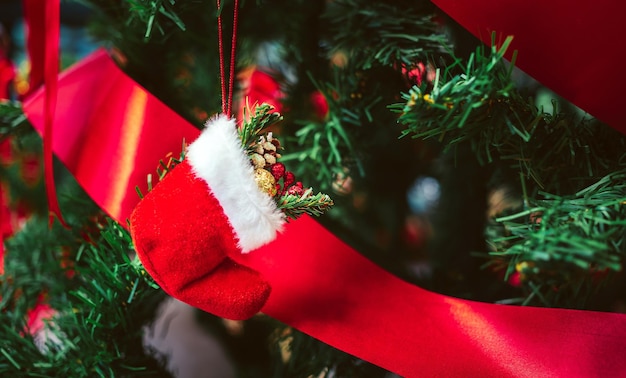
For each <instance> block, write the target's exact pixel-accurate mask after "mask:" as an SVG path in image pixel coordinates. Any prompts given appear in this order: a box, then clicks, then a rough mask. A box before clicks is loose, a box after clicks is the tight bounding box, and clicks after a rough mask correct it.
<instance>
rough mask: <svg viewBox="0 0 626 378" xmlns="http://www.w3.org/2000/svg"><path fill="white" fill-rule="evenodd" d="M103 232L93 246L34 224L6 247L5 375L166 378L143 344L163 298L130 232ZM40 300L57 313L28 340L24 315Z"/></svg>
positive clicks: (114, 228)
mask: <svg viewBox="0 0 626 378" xmlns="http://www.w3.org/2000/svg"><path fill="white" fill-rule="evenodd" d="M99 227H101V229H100V234H99V236H98V235H92V236H94V238H95V239H94V240H90V239H84V238H83V239H77V238H76V236H77V235H76V236H75V237H72V236H71V235H72V233H73V232H72V231H70V230H68V229H65V228H63V227H60V226H56V227H55V228H53V229H52V230H47V228H46V220H45V219H42V218H34V219H32V220H31V221H30V222H29V225H28V226H27V227H25V228H24V229H23V230H22V231H21V232H20V233H19V234H18V235H16V236H15V237H14V238H12V239H11V240H9V242H8V243H7V247H8V250H9V254H8V256H7V267H6V274H5V276H4V282H3V285H2V298H3V302H2V305H1V311H0V319H1V321H0V323H1V324H2V338H1V340H2V341H0V352H1V353H2V354H1V355H0V374H1V375H3V376H11V377H114V376H115V377H118V376H119V377H136V376H154V377H163V376H167V373H166V372H165V371H164V370H163V368H162V367H161V365H160V364H159V363H157V361H156V360H154V357H152V356H150V355H149V354H148V352H147V351H146V350H144V347H143V345H142V335H143V333H144V332H145V330H144V326H145V325H146V324H147V323H148V322H149V321H150V320H151V319H152V316H153V314H154V310H155V307H156V305H157V304H158V303H159V302H160V300H161V299H162V298H163V293H162V292H161V291H160V290H159V288H158V287H157V285H156V284H155V283H154V282H153V281H152V279H151V278H150V276H149V275H148V274H146V272H145V270H144V269H143V267H142V266H141V264H140V263H139V260H137V259H136V258H132V257H130V253H132V245H131V239H130V235H129V234H128V232H127V231H126V230H124V229H122V228H121V227H120V226H119V225H118V224H116V223H114V222H113V221H111V220H107V221H106V222H104V223H102V224H100V226H99ZM33 228H34V229H36V230H37V231H34V230H33ZM79 229H80V228H78V227H77V226H76V225H74V228H73V230H79ZM74 232H76V231H74ZM69 243H71V245H72V246H74V247H75V246H76V245H78V247H77V248H76V250H75V251H76V255H75V256H70V257H68V256H64V255H62V254H61V251H62V250H63V248H62V247H64V246H67V245H70V244H69ZM66 250H67V249H66ZM12 251H20V252H21V253H20V254H16V253H11V252H12ZM26 251H28V253H26ZM62 258H65V262H66V266H65V267H63V266H61V263H62V262H63V261H64V260H62ZM68 266H69V268H68ZM68 269H69V270H68ZM69 272H71V274H68V273H69ZM42 293H43V294H45V295H44V296H43V298H44V301H45V302H46V303H49V304H50V306H51V307H52V308H53V309H54V310H55V311H56V314H55V315H54V316H53V318H52V319H50V320H49V321H48V323H47V326H46V327H45V328H44V330H42V331H39V333H38V334H36V335H30V334H25V335H24V334H23V333H22V330H24V329H26V328H25V310H26V309H27V308H29V307H32V306H33V305H34V304H35V303H36V302H35V300H36V299H37V298H41V295H42ZM25 304H26V306H24V305H25Z"/></svg>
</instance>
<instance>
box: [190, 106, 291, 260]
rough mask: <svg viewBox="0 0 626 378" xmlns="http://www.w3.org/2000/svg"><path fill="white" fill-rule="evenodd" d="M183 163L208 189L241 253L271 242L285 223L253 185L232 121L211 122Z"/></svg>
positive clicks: (248, 165) (252, 174)
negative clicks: (218, 204) (221, 211)
mask: <svg viewBox="0 0 626 378" xmlns="http://www.w3.org/2000/svg"><path fill="white" fill-rule="evenodd" d="M187 159H188V161H189V164H190V165H191V167H192V168H193V171H194V173H195V174H196V175H197V176H198V177H199V178H201V179H203V180H204V181H206V183H207V184H208V186H209V189H210V190H211V192H213V195H215V197H216V198H217V200H218V201H219V203H220V205H221V206H222V208H223V209H224V213H225V214H226V217H227V218H228V220H229V221H230V224H231V226H232V228H233V230H234V231H235V234H236V235H237V238H238V239H239V247H240V248H241V250H242V252H244V253H246V252H250V251H251V250H253V249H256V248H258V247H260V246H262V245H263V244H266V243H268V242H270V241H272V240H273V239H274V238H275V237H276V233H277V232H278V231H281V230H282V226H283V225H284V223H285V219H284V215H283V213H282V212H281V211H280V210H279V209H278V208H277V207H276V203H275V202H274V200H273V199H272V198H271V197H270V196H269V195H268V194H266V193H263V192H262V191H261V190H260V189H259V188H258V186H257V184H256V182H255V181H254V169H253V168H252V165H251V164H250V160H249V158H248V157H247V156H246V153H245V151H244V150H243V148H242V147H241V140H240V139H239V135H237V126H236V124H235V120H233V119H228V118H227V117H226V116H224V115H220V116H217V117H214V118H211V119H210V120H209V121H207V123H206V125H205V129H204V130H203V131H202V133H201V134H200V136H199V137H198V139H196V140H195V141H194V142H193V143H191V144H190V145H189V149H188V151H187Z"/></svg>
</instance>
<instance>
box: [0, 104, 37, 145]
mask: <svg viewBox="0 0 626 378" xmlns="http://www.w3.org/2000/svg"><path fill="white" fill-rule="evenodd" d="M28 130H30V124H29V123H28V120H27V119H26V115H24V112H23V111H22V106H21V104H20V103H18V102H12V101H2V100H0V143H1V142H2V141H4V140H5V139H6V138H8V137H9V136H10V135H16V136H21V135H23V134H24V132H27V131H28Z"/></svg>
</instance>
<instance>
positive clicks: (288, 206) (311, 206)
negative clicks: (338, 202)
mask: <svg viewBox="0 0 626 378" xmlns="http://www.w3.org/2000/svg"><path fill="white" fill-rule="evenodd" d="M331 206H333V200H332V199H331V198H330V196H329V195H328V194H324V193H317V194H313V190H312V189H307V190H305V191H304V193H303V194H302V195H295V194H284V195H282V196H281V197H280V199H279V204H278V207H279V208H280V209H281V210H282V211H283V212H284V213H285V215H286V216H287V217H288V218H291V219H297V218H298V217H299V216H301V215H302V214H309V215H313V216H320V215H323V214H324V213H325V212H326V211H328V209H329V208H330V207H331Z"/></svg>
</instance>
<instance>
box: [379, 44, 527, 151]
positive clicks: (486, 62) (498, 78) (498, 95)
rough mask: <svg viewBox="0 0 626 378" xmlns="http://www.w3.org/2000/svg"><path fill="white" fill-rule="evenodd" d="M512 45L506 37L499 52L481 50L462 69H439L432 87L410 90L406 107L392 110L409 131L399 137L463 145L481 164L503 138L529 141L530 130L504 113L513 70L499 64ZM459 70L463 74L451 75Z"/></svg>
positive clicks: (457, 64)
mask: <svg viewBox="0 0 626 378" xmlns="http://www.w3.org/2000/svg"><path fill="white" fill-rule="evenodd" d="M511 41H512V38H511V37H509V38H507V39H506V40H505V41H504V43H503V44H502V46H501V47H500V48H497V47H496V46H492V47H491V53H490V54H484V52H483V48H482V47H479V48H478V49H477V52H476V53H475V54H473V55H472V56H471V57H470V59H469V60H468V62H467V63H466V65H465V66H463V67H461V65H462V63H461V61H460V60H458V59H457V60H456V61H455V62H454V63H453V64H451V65H450V66H448V67H446V68H445V69H444V70H443V72H442V71H441V69H437V71H436V76H435V79H434V81H433V83H432V85H431V84H429V83H424V84H422V85H421V86H414V87H413V88H412V89H411V90H410V91H409V93H408V94H403V98H404V100H406V103H404V104H395V105H392V106H391V108H392V109H393V110H395V111H397V112H400V113H401V114H400V117H399V119H398V120H399V122H400V123H402V124H404V125H406V126H407V129H406V130H405V131H403V133H402V136H406V135H413V137H414V138H421V139H429V138H438V139H439V141H441V142H443V143H445V144H446V145H447V146H454V145H455V144H456V143H459V142H462V141H466V140H467V141H469V142H470V143H471V144H472V146H473V148H474V150H475V151H476V153H477V156H478V158H479V159H480V160H482V161H491V160H492V156H491V155H492V150H491V149H492V146H493V145H496V144H497V143H499V142H500V141H501V139H502V136H501V134H502V133H505V132H508V133H509V134H516V135H518V136H520V137H521V138H522V139H524V140H528V139H529V138H530V131H531V130H530V129H531V128H532V127H533V126H534V125H533V124H530V125H528V124H527V123H526V122H519V121H516V122H513V121H511V120H510V118H513V120H515V118H518V117H510V115H509V113H508V112H506V111H503V110H505V109H508V107H509V104H508V103H509V99H510V98H511V96H513V95H515V92H514V87H513V83H512V81H511V69H512V66H510V67H509V68H508V69H507V68H506V67H505V66H504V64H503V63H504V62H503V58H504V55H505V53H506V50H507V48H508V46H509V45H510V43H511ZM459 67H461V71H462V72H461V73H460V74H455V73H456V71H457V70H458V69H459ZM502 116H504V117H502ZM520 121H521V120H520ZM494 124H495V125H494ZM502 126H508V129H509V130H508V131H506V128H504V127H502Z"/></svg>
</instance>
